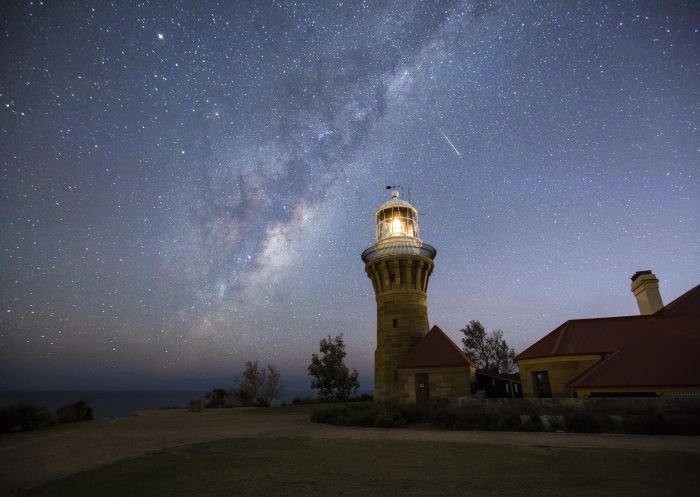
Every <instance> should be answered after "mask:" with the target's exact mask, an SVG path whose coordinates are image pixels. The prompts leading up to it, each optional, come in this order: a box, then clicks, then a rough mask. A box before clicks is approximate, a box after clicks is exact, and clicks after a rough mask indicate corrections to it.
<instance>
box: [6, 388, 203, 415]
mask: <svg viewBox="0 0 700 497" xmlns="http://www.w3.org/2000/svg"><path fill="white" fill-rule="evenodd" d="M205 393H206V392H205V391H176V390H172V391H171V390H161V391H146V390H132V391H116V390H102V391H96V390H75V391H71V390H67V391H34V392H0V406H6V405H8V404H16V403H18V402H32V403H34V404H36V405H41V406H46V407H48V408H49V410H51V411H52V412H54V413H55V412H56V409H58V408H59V407H61V406H64V405H66V404H70V403H71V402H76V401H78V400H84V401H86V402H87V403H88V404H90V406H91V407H92V415H93V417H94V418H95V419H101V418H116V417H120V416H130V415H131V414H132V413H134V412H135V411H144V410H148V409H159V408H161V407H186V406H187V404H188V403H189V401H190V399H199V398H202V397H203V396H204V394H205Z"/></svg>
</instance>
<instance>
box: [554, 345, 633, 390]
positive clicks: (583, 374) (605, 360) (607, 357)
mask: <svg viewBox="0 0 700 497" xmlns="http://www.w3.org/2000/svg"><path fill="white" fill-rule="evenodd" d="M619 353H620V351H619V350H613V351H611V352H600V354H601V355H603V358H602V359H601V360H600V361H596V362H594V363H593V364H591V365H590V366H589V367H587V368H586V369H584V370H583V371H581V372H580V373H579V374H577V375H576V376H574V377H573V378H571V379H570V380H569V381H567V382H566V384H567V385H571V386H573V385H574V384H575V383H576V382H578V381H580V380H583V379H585V378H586V377H587V376H589V375H591V374H593V373H595V371H596V370H597V369H598V368H599V367H601V366H602V365H603V364H607V363H608V362H610V361H611V360H612V359H613V358H614V357H615V356H616V355H618V354H619ZM605 354H607V355H605Z"/></svg>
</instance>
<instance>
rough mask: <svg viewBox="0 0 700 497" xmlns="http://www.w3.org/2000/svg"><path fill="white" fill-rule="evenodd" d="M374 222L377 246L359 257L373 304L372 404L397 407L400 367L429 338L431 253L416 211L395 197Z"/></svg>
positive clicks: (392, 196)
mask: <svg viewBox="0 0 700 497" xmlns="http://www.w3.org/2000/svg"><path fill="white" fill-rule="evenodd" d="M375 217H376V220H377V235H376V236H377V241H376V242H375V243H374V245H372V246H371V247H370V248H368V249H367V250H365V251H364V252H362V261H363V262H364V263H365V271H366V272H367V276H369V278H370V279H371V280H372V286H373V287H374V294H375V296H376V300H377V349H376V350H375V352H374V399H375V400H378V401H398V400H400V397H401V393H402V385H400V384H399V370H398V366H399V363H400V362H401V361H402V360H403V359H405V358H406V356H407V355H408V353H409V352H410V351H411V349H412V348H413V347H414V346H415V345H416V344H417V343H418V342H420V341H421V340H422V339H423V337H424V336H425V335H426V333H427V332H428V306H427V291H428V279H429V278H430V274H431V273H432V271H433V259H435V254H436V251H435V249H434V248H433V247H431V246H430V245H428V244H427V243H424V242H423V241H422V240H421V239H420V238H419V237H418V211H417V210H416V209H415V208H414V207H413V206H412V205H411V204H409V203H408V202H406V201H405V200H402V199H400V198H399V193H398V192H397V191H392V192H391V200H389V201H388V202H386V203H385V204H383V205H382V206H381V207H380V208H379V209H377V212H376V213H375Z"/></svg>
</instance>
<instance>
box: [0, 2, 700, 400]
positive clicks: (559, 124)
mask: <svg viewBox="0 0 700 497" xmlns="http://www.w3.org/2000/svg"><path fill="white" fill-rule="evenodd" d="M669 5H671V6H670V7H669V6H668V5H667V6H666V7H663V6H660V5H659V4H658V3H655V2H648V3H647V2H621V3H620V4H612V3H609V2H608V3H605V4H602V5H599V4H598V5H597V4H594V3H593V2H579V3H574V2H560V3H553V2H547V3H539V2H426V3H423V4H420V5H414V2H386V1H385V2H378V3H374V2H359V1H357V2H354V1H353V2H344V3H342V4H333V3H331V2H325V1H324V2H309V3H302V2H296V3H294V2H269V3H268V2H255V3H253V2H250V3H248V2H162V3H158V2H148V1H145V2H127V1H123V2H122V1H119V2H113V3H111V4H110V3H109V2H93V3H82V2H37V1H34V2H22V3H17V4H14V5H13V4H11V3H8V2H5V3H3V7H2V16H1V18H2V23H3V38H2V44H1V45H0V51H1V54H2V65H3V71H2V75H1V80H0V81H1V85H0V104H1V105H2V107H1V108H0V119H1V121H0V131H1V133H0V149H1V150H2V156H1V158H0V160H1V161H2V171H1V178H2V182H1V184H0V193H1V197H0V202H2V204H1V208H2V219H1V221H0V222H1V224H0V250H1V252H0V265H1V266H0V268H1V270H2V274H1V280H0V285H1V286H0V292H1V293H0V306H1V307H0V309H1V310H2V315H1V316H0V327H1V328H0V377H2V378H3V380H2V383H3V385H2V386H3V387H6V388H92V387H94V388H192V387H212V386H216V385H217V384H225V382H227V381H232V378H233V376H234V375H236V374H237V373H238V372H239V371H240V369H241V367H242V364H243V363H244V362H245V361H246V360H249V359H258V360H260V361H261V362H263V363H268V362H271V363H273V364H277V365H278V366H279V367H280V369H281V370H282V374H283V377H284V378H285V379H287V381H288V382H289V383H290V384H294V383H295V382H296V383H297V384H304V382H305V380H304V375H305V369H306V366H307V364H308V361H309V359H310V355H311V353H312V352H314V351H315V350H316V349H317V346H318V341H319V340H320V339H321V338H322V337H324V336H325V335H327V334H331V335H336V334H340V333H343V334H344V336H345V338H346V342H347V344H348V352H349V355H348V361H349V362H350V363H351V365H353V366H355V367H357V368H358V370H359V371H360V381H361V382H362V384H363V386H364V387H367V388H371V384H372V373H373V367H372V361H373V352H374V346H375V333H376V331H375V307H374V306H375V304H374V296H373V293H372V287H371V284H370V282H369V280H368V279H367V277H366V275H365V273H364V270H363V266H362V263H361V261H360V257H359V256H360V253H361V252H362V250H363V249H365V248H367V247H368V246H369V245H371V244H372V243H373V234H374V226H373V214H374V210H375V208H376V207H378V206H379V205H380V204H381V203H383V202H384V201H385V200H387V198H388V197H387V192H386V190H385V189H384V187H385V185H395V184H398V185H401V186H402V187H403V188H402V193H403V194H404V196H408V195H409V189H410V200H411V202H412V203H413V204H414V205H415V206H416V207H417V208H418V209H419V211H420V212H421V222H422V225H421V236H422V238H423V239H424V240H425V241H426V242H427V243H430V244H431V245H433V246H435V247H436V248H437V250H438V256H437V259H436V266H435V271H434V273H433V276H432V279H431V285H430V288H429V315H430V321H431V323H435V324H439V325H440V326H441V327H442V328H443V329H444V330H445V331H446V332H448V333H449V334H450V335H451V336H452V337H453V338H455V339H458V337H459V329H460V328H461V327H462V326H463V325H464V324H465V323H466V322H467V321H468V320H470V319H479V320H481V321H482V322H483V323H484V324H485V326H486V327H487V328H488V329H495V328H501V329H503V330H504V336H505V337H506V339H507V340H508V341H509V343H510V344H511V345H512V346H514V347H515V348H516V350H522V349H523V348H524V347H526V346H527V345H529V344H530V343H532V341H534V340H535V339H537V338H539V337H541V336H542V335H544V334H545V333H546V332H548V331H550V330H551V329H552V328H554V327H555V326H557V325H558V324H560V323H561V322H563V321H565V320H566V319H571V318H576V317H595V316H607V315H620V314H635V313H636V312H637V309H636V305H635V302H634V299H633V297H632V295H631V293H630V292H629V277H630V276H631V275H632V273H634V272H635V271H637V270H641V269H653V270H654V271H655V273H656V274H657V276H659V278H660V280H661V292H662V296H663V297H664V300H665V302H670V300H672V299H673V298H675V297H677V296H678V295H680V294H681V293H683V292H684V291H686V290H687V289H689V288H690V287H691V286H694V285H696V284H698V283H700V221H699V217H700V178H699V174H698V173H699V171H700V136H699V133H698V125H699V119H698V114H699V112H700V106H699V103H700V55H699V54H700V33H699V28H700V9H699V8H698V7H697V4H693V3H688V4H682V3H680V2H674V3H673V4H669Z"/></svg>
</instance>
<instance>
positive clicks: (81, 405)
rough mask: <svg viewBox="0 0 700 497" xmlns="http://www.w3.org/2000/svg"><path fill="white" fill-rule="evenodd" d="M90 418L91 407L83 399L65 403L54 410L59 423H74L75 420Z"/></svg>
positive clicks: (88, 419) (87, 419)
mask: <svg viewBox="0 0 700 497" xmlns="http://www.w3.org/2000/svg"><path fill="white" fill-rule="evenodd" d="M91 419H92V407H90V406H89V405H88V403H87V402H85V401H84V400H79V401H77V402H73V403H72V404H67V405H65V406H63V407H59V408H58V409H57V410H56V421H58V422H59V423H75V422H77V421H90V420H91Z"/></svg>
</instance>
